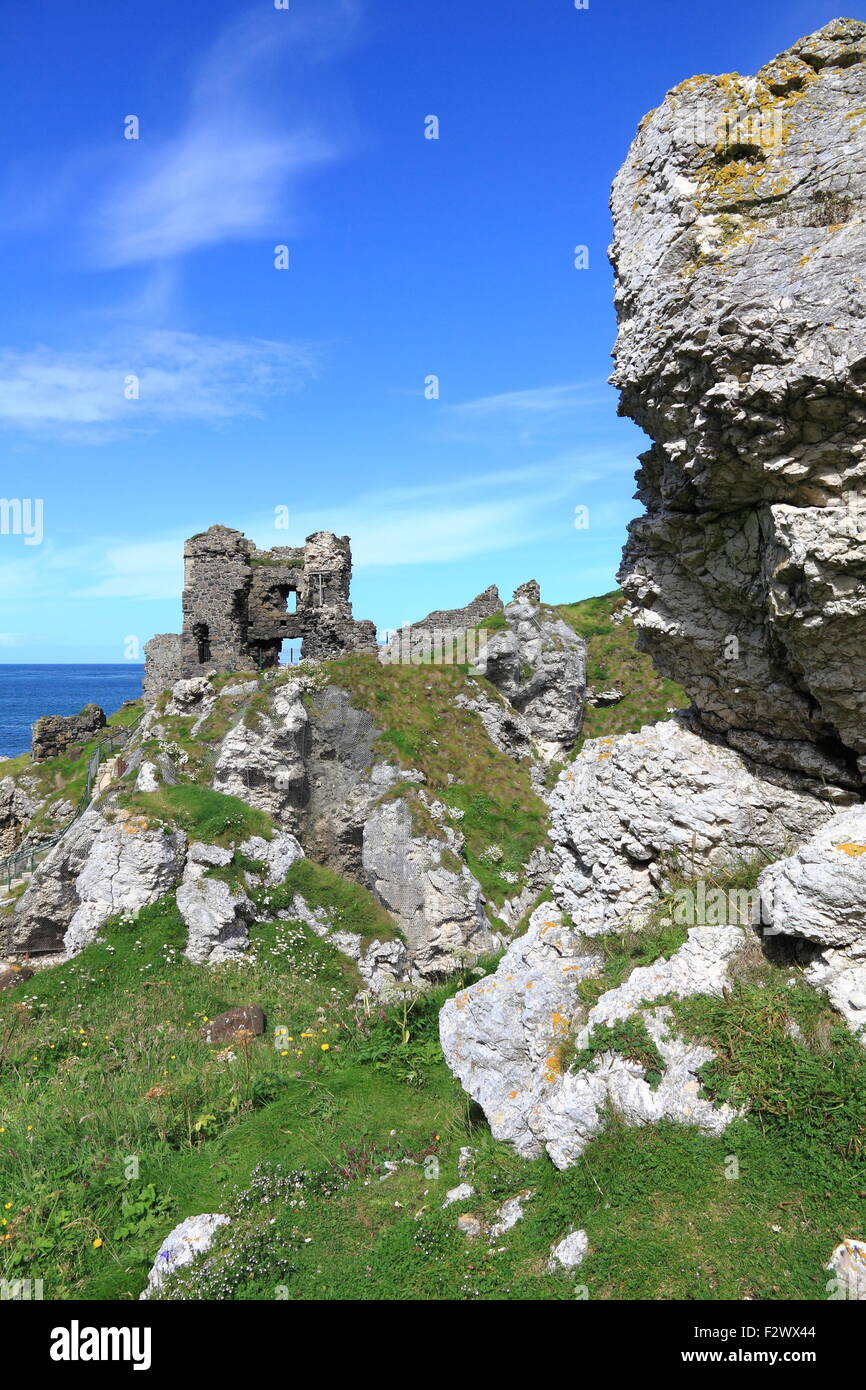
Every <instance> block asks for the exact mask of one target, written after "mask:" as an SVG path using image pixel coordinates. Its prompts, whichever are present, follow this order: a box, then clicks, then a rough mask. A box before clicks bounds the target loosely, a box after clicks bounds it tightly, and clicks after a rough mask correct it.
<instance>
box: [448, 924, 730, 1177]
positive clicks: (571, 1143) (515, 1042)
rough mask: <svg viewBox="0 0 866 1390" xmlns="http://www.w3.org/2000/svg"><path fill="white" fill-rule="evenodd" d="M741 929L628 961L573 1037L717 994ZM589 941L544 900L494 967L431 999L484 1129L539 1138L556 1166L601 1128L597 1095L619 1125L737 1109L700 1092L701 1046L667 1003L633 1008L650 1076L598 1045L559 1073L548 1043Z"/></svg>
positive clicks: (579, 975) (562, 1030) (562, 1024)
mask: <svg viewBox="0 0 866 1390" xmlns="http://www.w3.org/2000/svg"><path fill="white" fill-rule="evenodd" d="M745 939H746V933H745V932H744V931H743V930H742V929H740V928H735V927H726V928H701V927H695V928H693V929H692V930H691V931H690V933H689V939H688V940H687V942H686V944H685V945H684V946H683V947H682V948H681V950H680V951H678V952H677V953H676V954H675V955H674V956H672V957H671V959H670V960H669V961H660V962H659V963H658V964H657V965H656V966H649V967H643V968H640V969H638V970H635V971H633V972H632V975H631V976H630V977H629V979H628V980H626V981H625V982H624V983H623V984H622V985H621V986H619V987H618V988H617V989H616V990H610V991H608V992H607V993H606V994H603V995H602V996H601V999H600V1000H599V1001H598V1003H597V1004H596V1006H595V1008H594V1009H593V1010H592V1011H591V1013H590V1015H589V1019H591V1020H592V1022H591V1023H590V1022H589V1019H588V1020H587V1022H586V1024H585V1025H584V1027H583V1028H582V1029H581V1030H580V1031H579V1033H578V1035H577V1038H576V1042H577V1045H578V1046H579V1047H582V1046H583V1045H584V1044H585V1042H586V1040H587V1038H588V1036H589V1033H590V1031H591V1028H592V1027H593V1026H595V1025H596V1024H598V1023H603V1022H611V1021H616V1020H619V1019H623V1018H628V1017H631V1016H632V1015H633V1014H635V1013H636V1012H637V1011H638V1010H639V1009H640V1008H641V1006H642V1005H645V1004H646V1003H648V1002H650V1001H652V1000H653V999H657V998H659V997H660V996H662V995H664V994H667V993H675V994H678V995H680V996H681V997H682V996H684V995H687V994H693V993H716V994H718V993H720V992H721V989H722V987H723V985H724V983H725V979H726V976H725V971H724V967H725V964H726V963H727V962H728V961H729V960H730V959H732V958H733V956H734V955H735V954H736V952H737V951H738V950H739V949H740V948H741V947H742V945H743V944H744V943H745ZM590 948H591V942H586V941H585V940H584V939H583V938H582V937H580V936H579V935H577V934H576V933H574V932H571V931H568V930H566V929H565V928H563V926H562V924H561V920H560V915H559V914H558V913H557V911H556V909H551V908H550V906H549V905H548V904H543V905H542V906H541V907H540V908H538V909H536V911H535V912H534V913H533V914H532V917H531V918H530V924H529V928H528V930H527V932H526V935H525V936H523V937H519V938H518V940H517V941H515V942H514V943H513V944H512V945H511V946H510V947H509V949H508V950H507V951H506V953H505V956H504V957H503V959H502V961H501V962H500V964H499V967H498V969H497V970H496V972H495V973H494V974H493V975H491V976H489V977H488V978H487V979H484V980H480V981H479V982H478V983H477V984H475V985H471V986H470V987H469V989H466V990H463V991H461V993H460V994H458V995H456V996H455V997H454V998H453V999H451V1000H449V1001H448V1002H447V1003H446V1004H445V1006H444V1008H443V1009H442V1013H441V1015H440V1020H439V1031H440V1038H441V1041H442V1049H443V1052H444V1054H445V1060H446V1061H447V1063H448V1065H449V1066H450V1068H451V1070H452V1071H453V1072H454V1074H455V1075H456V1076H457V1077H458V1079H459V1081H460V1082H461V1084H462V1085H463V1086H464V1087H465V1089H466V1090H467V1091H468V1092H469V1094H470V1095H471V1096H472V1098H473V1099H474V1100H476V1101H477V1102H478V1103H479V1105H481V1106H482V1108H483V1109H484V1112H485V1114H486V1116H487V1119H488V1121H489V1123H490V1126H491V1129H492V1132H493V1134H494V1136H495V1137H496V1138H497V1139H505V1140H510V1141H511V1142H512V1143H513V1144H514V1145H515V1147H516V1148H517V1150H518V1152H519V1153H521V1154H523V1155H525V1156H526V1157H537V1156H538V1155H539V1154H540V1153H541V1152H542V1151H543V1150H544V1149H546V1150H547V1152H548V1154H549V1155H550V1157H551V1159H552V1160H553V1162H554V1163H555V1164H556V1166H557V1167H558V1168H567V1167H569V1166H570V1165H571V1164H572V1163H574V1162H575V1161H576V1160H577V1158H579V1157H580V1154H581V1153H582V1152H583V1150H584V1148H585V1147H586V1145H587V1143H588V1142H589V1140H590V1139H592V1138H593V1137H594V1136H595V1135H596V1134H598V1133H599V1132H600V1130H601V1129H602V1127H603V1125H604V1115H605V1109H606V1107H607V1105H612V1106H613V1107H614V1108H615V1109H616V1110H618V1111H619V1112H620V1114H621V1115H622V1116H623V1118H624V1119H625V1121H626V1123H627V1124H635V1125H638V1124H651V1123H654V1122H655V1121H657V1120H660V1119H671V1120H676V1121H678V1122H680V1123H683V1124H693V1125H697V1126H698V1127H699V1128H700V1129H702V1130H704V1131H705V1132H707V1133H720V1132H721V1131H722V1130H723V1129H724V1128H725V1127H726V1126H727V1125H728V1124H730V1122H731V1120H732V1119H734V1118H735V1116H736V1111H734V1110H733V1109H732V1108H731V1107H729V1106H726V1105H722V1106H715V1105H713V1104H712V1103H711V1102H709V1101H707V1100H703V1099H701V1098H700V1096H699V1094H698V1092H699V1089H700V1086H699V1083H698V1080H697V1077H696V1072H697V1070H698V1068H699V1067H701V1066H702V1065H703V1063H704V1062H706V1061H708V1060H709V1059H710V1058H711V1056H712V1052H711V1051H710V1049H708V1048H705V1047H701V1046H698V1045H696V1044H692V1043H687V1042H686V1041H685V1040H684V1039H682V1038H679V1037H677V1036H675V1035H672V1034H671V1033H670V1029H669V1023H670V1010H669V1009H667V1008H658V1009H654V1010H646V1011H642V1012H641V1017H642V1018H643V1021H644V1023H645V1025H646V1028H647V1031H648V1032H649V1034H650V1037H651V1038H652V1040H653V1042H654V1043H655V1045H656V1047H657V1049H658V1052H659V1054H660V1057H661V1060H662V1066H663V1070H662V1075H661V1081H660V1082H659V1084H658V1085H657V1086H656V1087H653V1086H651V1085H650V1084H649V1082H648V1081H647V1080H646V1078H645V1076H644V1073H643V1070H642V1068H641V1067H640V1066H639V1065H638V1064H637V1063H636V1062H633V1061H631V1060H629V1059H627V1058H624V1057H622V1056H620V1055H618V1054H614V1053H603V1054H600V1055H599V1056H598V1057H597V1058H596V1060H595V1063H594V1066H593V1067H592V1068H591V1069H585V1070H581V1071H577V1072H566V1073H563V1072H562V1070H561V1067H560V1061H559V1050H560V1048H561V1045H562V1043H563V1042H564V1041H565V1040H566V1038H567V1037H568V1036H569V1033H570V1031H571V1026H572V1020H573V1019H574V1017H575V1015H576V1014H577V1011H578V999H577V996H576V984H577V982H578V981H579V980H581V979H583V978H587V977H591V976H592V975H593V974H594V973H596V972H597V969H598V966H599V960H598V958H597V957H595V956H593V955H591V954H587V952H588V950H589V949H590Z"/></svg>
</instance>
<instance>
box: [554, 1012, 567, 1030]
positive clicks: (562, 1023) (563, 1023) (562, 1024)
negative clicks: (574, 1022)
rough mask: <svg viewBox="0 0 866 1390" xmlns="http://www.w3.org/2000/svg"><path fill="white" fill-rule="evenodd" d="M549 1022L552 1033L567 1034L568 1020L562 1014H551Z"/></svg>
mask: <svg viewBox="0 0 866 1390" xmlns="http://www.w3.org/2000/svg"><path fill="white" fill-rule="evenodd" d="M550 1021H551V1023H552V1024H553V1031H554V1033H567V1032H568V1019H567V1018H566V1017H565V1016H564V1015H563V1014H551V1015H550Z"/></svg>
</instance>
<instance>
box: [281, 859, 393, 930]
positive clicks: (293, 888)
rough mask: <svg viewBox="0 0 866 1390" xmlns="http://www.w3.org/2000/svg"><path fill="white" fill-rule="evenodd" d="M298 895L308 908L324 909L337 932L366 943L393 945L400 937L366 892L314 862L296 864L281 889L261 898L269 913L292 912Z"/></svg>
mask: <svg viewBox="0 0 866 1390" xmlns="http://www.w3.org/2000/svg"><path fill="white" fill-rule="evenodd" d="M296 893H300V894H301V896H302V897H303V898H304V900H305V901H306V903H307V905H308V906H309V907H312V908H317V907H322V908H325V909H326V910H327V913H328V916H329V918H330V921H331V923H332V924H333V926H334V927H336V928H337V930H338V931H350V932H355V933H356V934H357V935H358V936H360V937H362V938H363V939H364V940H365V941H372V940H379V941H394V940H396V939H399V938H400V936H401V933H400V931H399V928H398V927H397V926H396V924H395V922H394V920H393V918H392V917H391V916H389V914H388V913H387V912H386V911H385V909H384V907H382V906H381V904H380V903H379V902H377V900H376V898H374V896H373V894H372V893H371V892H370V891H369V890H368V889H367V888H362V887H361V886H360V884H357V883H351V882H350V881H349V880H348V879H346V878H343V877H342V876H341V875H340V874H337V873H334V872H333V870H332V869H328V868H325V866H324V865H323V864H316V863H314V861H313V860H312V859H298V860H296V861H295V863H294V864H293V865H292V867H291V868H290V869H289V872H288V874H287V875H286V877H285V879H284V880H283V882H282V883H281V884H280V885H279V887H277V888H266V889H263V890H262V892H261V893H260V894H259V895H258V896H259V897H260V898H266V899H267V903H268V909H269V911H270V912H277V911H281V910H285V909H290V908H291V904H292V901H293V899H294V897H295V894H296Z"/></svg>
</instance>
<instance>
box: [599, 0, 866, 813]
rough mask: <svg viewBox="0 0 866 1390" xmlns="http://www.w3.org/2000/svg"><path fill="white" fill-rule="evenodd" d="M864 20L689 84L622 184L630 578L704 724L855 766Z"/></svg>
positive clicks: (864, 597) (864, 690) (649, 120)
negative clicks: (631, 445)
mask: <svg viewBox="0 0 866 1390" xmlns="http://www.w3.org/2000/svg"><path fill="white" fill-rule="evenodd" d="M864 58H866V26H864V25H863V24H862V23H860V22H858V21H855V20H839V21H836V22H834V23H832V24H829V25H827V26H826V27H825V28H824V29H822V30H820V31H819V32H818V33H817V34H815V35H812V36H811V37H809V38H806V39H802V40H800V42H798V43H796V44H794V45H793V47H791V48H790V49H788V50H787V51H786V52H784V53H782V54H780V55H779V56H778V57H777V58H774V59H773V60H772V62H770V63H768V64H766V66H765V67H763V68H762V69H761V70H760V71H759V72H758V73H757V74H756V75H755V76H754V77H740V76H738V75H737V74H727V75H724V76H721V77H710V76H701V77H694V78H691V79H690V80H689V81H687V82H683V83H682V84H681V85H680V86H679V87H676V88H674V90H673V91H671V92H669V93H668V95H667V96H666V97H665V100H664V101H663V102H662V104H661V105H660V106H659V107H658V108H657V109H656V110H655V111H653V112H651V113H650V114H649V115H648V116H647V117H646V118H645V119H644V121H643V122H642V124H641V127H640V130H639V132H638V134H637V137H636V139H635V141H634V144H633V145H632V148H631V150H630V151H629V154H628V158H627V159H626V162H625V164H624V165H623V167H622V169H621V170H620V172H619V174H618V175H617V178H616V181H615V183H614V188H613V196H612V202H611V206H612V211H613V218H614V240H613V246H612V251H611V255H612V260H613V264H614V268H615V271H616V306H617V314H618V319H619V334H618V338H617V343H616V351H615V357H616V371H615V375H614V378H613V379H614V382H615V383H616V385H617V386H618V387H619V388H620V391H621V406H620V409H621V411H622V413H625V414H628V415H630V416H631V417H632V418H633V419H634V420H635V421H636V422H637V424H639V425H640V426H641V428H642V429H644V430H646V432H647V433H648V434H649V435H650V437H651V439H652V441H653V443H652V446H651V448H650V449H649V450H648V451H647V453H646V454H644V455H643V457H642V460H641V470H640V473H639V475H638V484H639V493H638V495H639V497H640V499H641V501H642V502H643V503H644V505H645V507H646V514H645V515H644V516H643V517H642V518H641V519H640V520H638V521H635V522H634V523H633V524H632V526H631V527H630V539H629V543H628V545H627V547H626V550H625V554H624V559H623V566H622V571H621V582H622V584H623V587H624V589H625V592H626V594H627V596H628V598H629V599H630V600H631V602H632V604H633V606H634V609H635V611H636V619H637V624H638V628H639V631H640V640H641V645H642V647H643V649H644V650H646V651H649V652H650V653H651V654H652V657H653V660H654V661H655V663H656V665H657V666H658V668H659V669H660V670H661V671H663V672H664V673H665V674H666V675H669V676H670V677H672V678H673V679H675V680H677V681H678V682H679V683H680V684H681V685H682V686H683V687H684V688H685V689H686V691H687V692H688V694H689V695H690V697H691V698H692V700H693V701H694V704H695V706H696V708H697V710H698V712H699V714H700V717H701V719H702V720H703V721H704V723H705V724H706V725H707V726H708V727H710V728H711V729H713V730H717V731H719V732H720V733H722V734H723V735H724V737H725V738H726V739H727V741H728V742H729V743H730V744H731V745H732V746H734V747H737V748H740V749H742V750H743V751H745V752H747V753H749V754H751V755H752V756H753V757H755V758H757V759H759V760H760V761H763V762H767V763H771V764H773V765H775V766H778V767H786V768H795V769H801V770H803V771H806V772H808V773H810V774H813V775H817V776H820V777H822V778H824V779H826V780H827V781H829V782H835V783H838V784H840V785H843V786H861V785H862V782H863V776H864V770H866V761H864V755H866V719H864V714H866V674H864V664H863V657H862V631H863V621H864V612H866V453H864V421H866V415H864V410H866V392H864V383H866V281H864V278H863V261H864V252H866V222H864V219H863V210H864V199H866V117H864V111H866V63H864Z"/></svg>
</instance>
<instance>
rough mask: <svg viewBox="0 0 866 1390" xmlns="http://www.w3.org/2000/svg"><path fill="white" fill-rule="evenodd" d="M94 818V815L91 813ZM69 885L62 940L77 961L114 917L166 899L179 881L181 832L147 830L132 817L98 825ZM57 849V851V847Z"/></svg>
mask: <svg viewBox="0 0 866 1390" xmlns="http://www.w3.org/2000/svg"><path fill="white" fill-rule="evenodd" d="M93 814H94V815H95V816H98V812H94V813H93ZM99 820H100V821H101V825H100V826H99V828H98V829H97V830H96V834H95V837H94V839H93V842H92V845H91V848H90V850H89V853H88V855H87V858H86V860H85V862H84V865H83V867H82V869H81V872H80V873H79V874H78V876H77V878H76V879H75V890H74V891H75V895H76V897H77V900H78V902H77V906H76V908H75V910H74V912H73V914H72V916H71V918H70V920H69V925H68V927H67V929H66V933H65V935H64V938H63V946H64V950H65V952H66V955H67V957H69V956H74V955H77V954H78V952H79V951H81V950H83V949H84V947H85V946H87V945H89V944H90V942H91V941H95V940H96V937H97V936H98V935H99V932H100V930H101V929H102V927H103V926H104V925H105V923H106V922H107V921H108V919H109V917H113V916H114V915H115V914H116V913H134V912H137V911H138V910H139V909H140V908H142V907H147V906H148V905H149V904H150V903H154V902H156V900H157V898H161V897H162V895H163V893H167V892H168V891H169V890H170V889H171V888H173V887H174V885H175V884H176V883H177V881H178V879H179V878H180V874H181V870H182V867H183V861H184V854H185V851H186V836H185V835H184V833H183V831H182V830H174V831H167V830H165V829H163V828H162V827H156V828H154V829H149V828H147V825H146V822H144V823H142V819H141V818H138V817H132V816H130V817H128V818H127V819H125V820H120V819H119V820H117V821H115V822H113V823H112V824H109V823H107V822H105V821H102V818H101V817H99ZM58 848H60V846H58Z"/></svg>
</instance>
